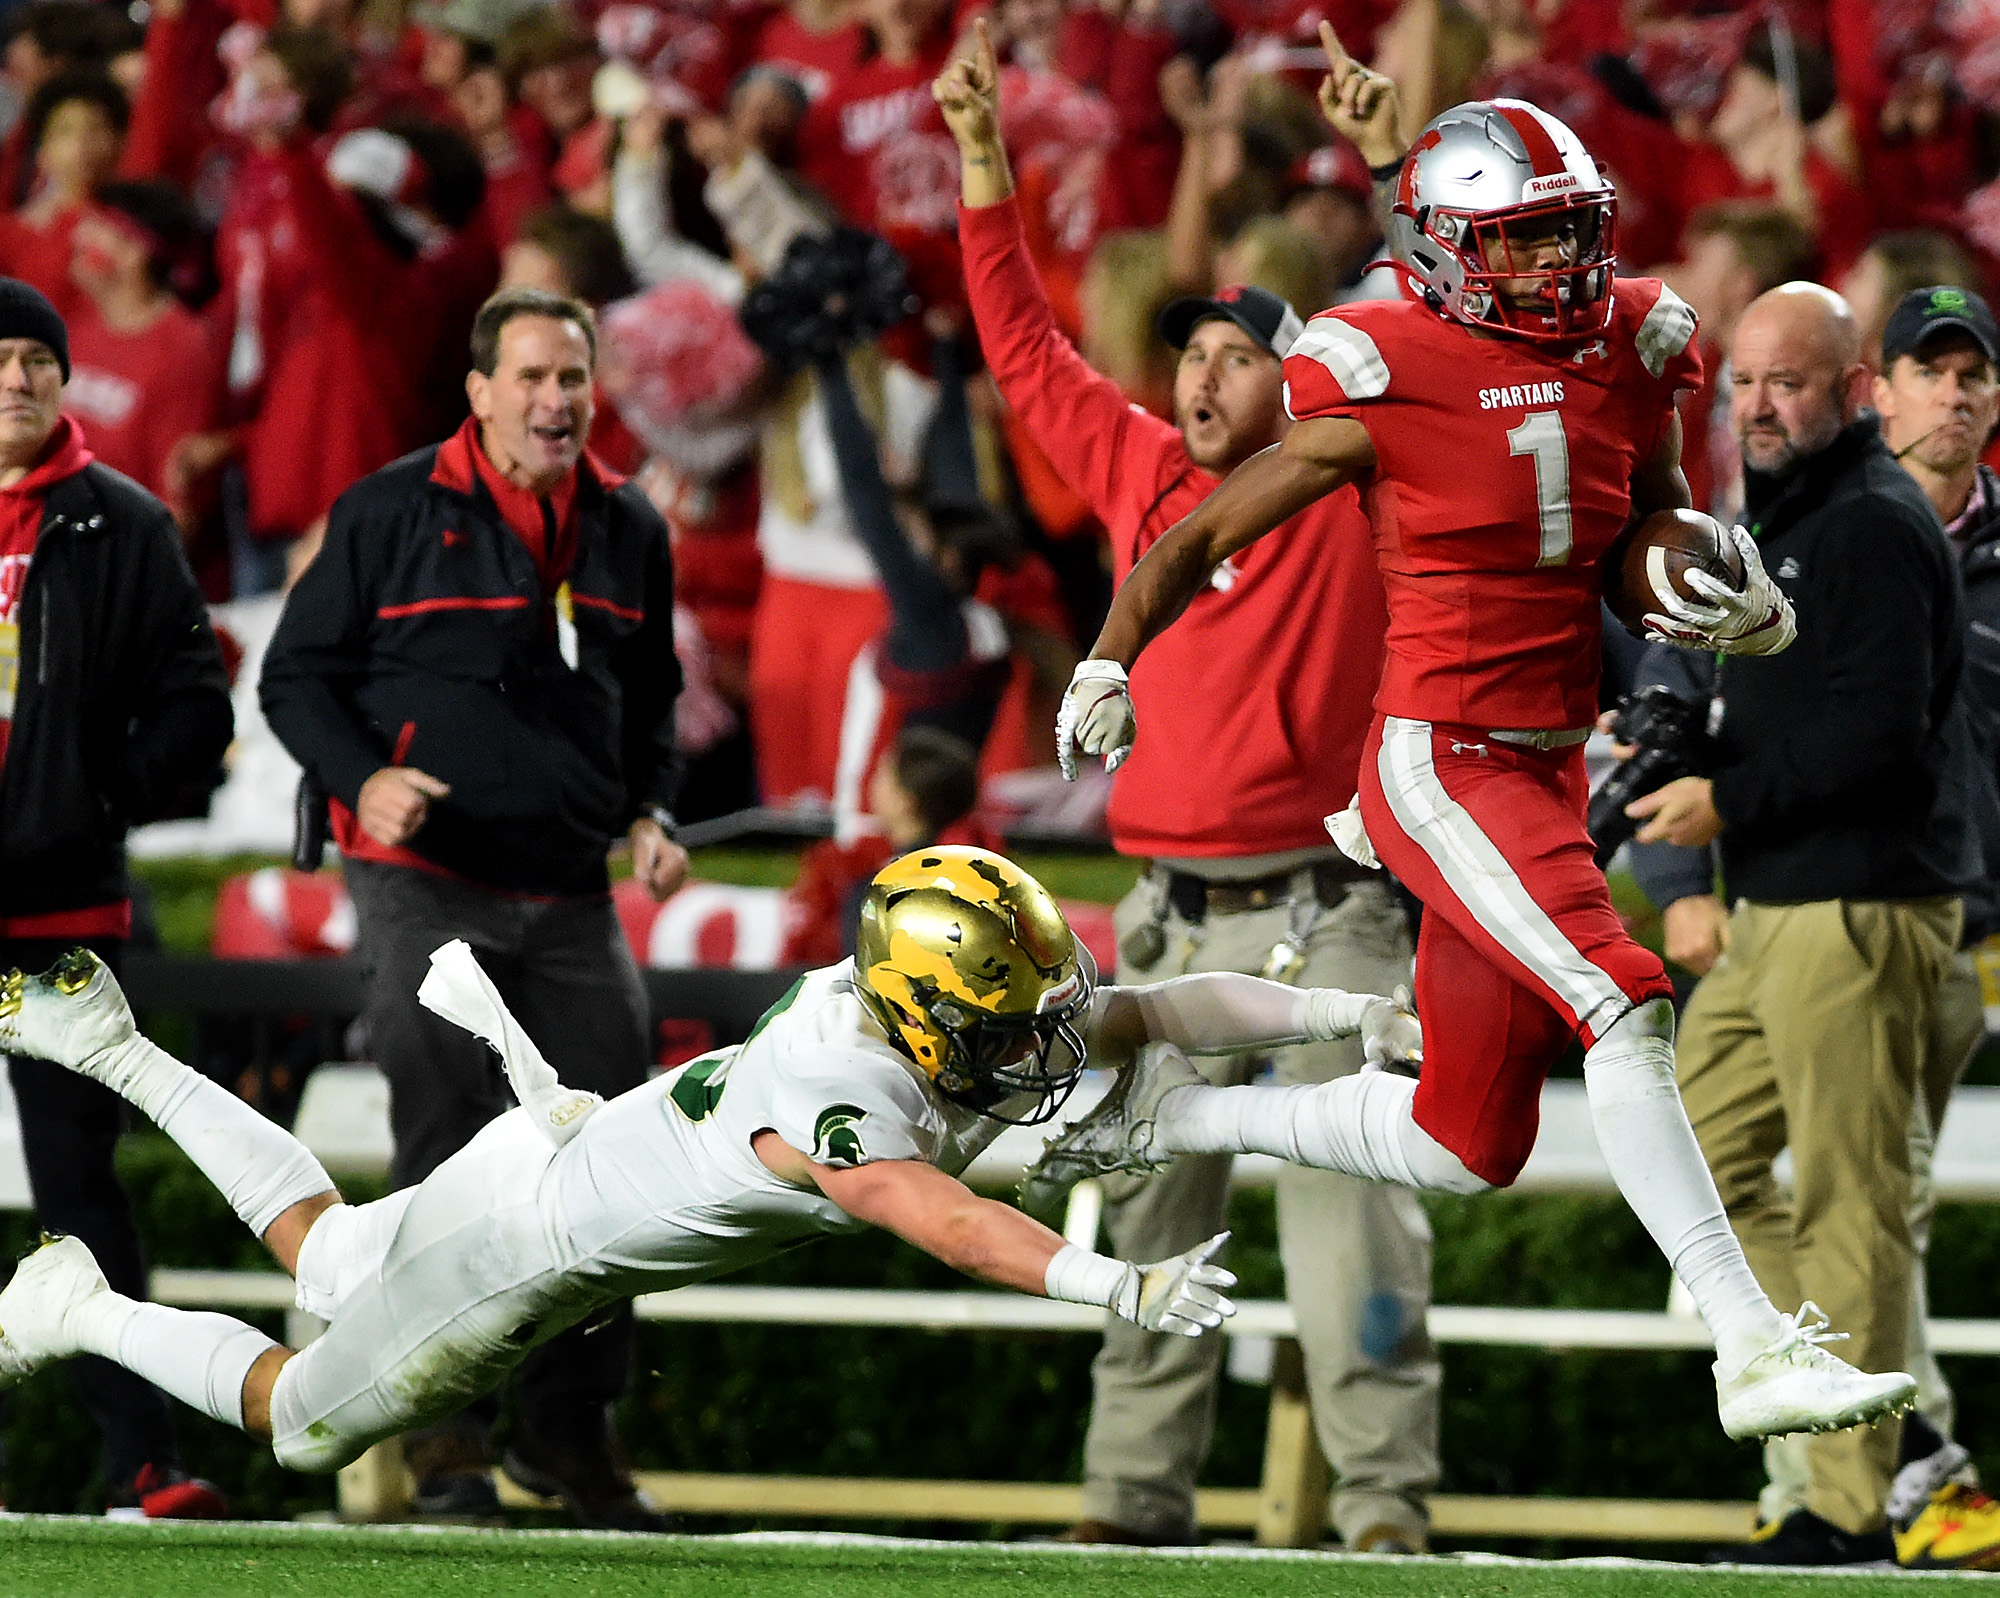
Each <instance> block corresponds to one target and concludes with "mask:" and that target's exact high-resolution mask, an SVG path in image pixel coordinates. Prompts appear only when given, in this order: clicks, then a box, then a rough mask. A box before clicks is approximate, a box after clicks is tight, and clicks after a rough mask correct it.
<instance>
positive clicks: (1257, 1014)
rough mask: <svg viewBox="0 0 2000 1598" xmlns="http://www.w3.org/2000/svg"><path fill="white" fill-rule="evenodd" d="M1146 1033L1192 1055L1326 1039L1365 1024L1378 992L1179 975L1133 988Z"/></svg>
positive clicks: (1217, 974) (1219, 974)
mask: <svg viewBox="0 0 2000 1598" xmlns="http://www.w3.org/2000/svg"><path fill="white" fill-rule="evenodd" d="M1126 992H1127V993H1128V994H1129V995H1130V997H1131V998H1132V1001H1133V1002H1134V1003H1135V1004H1137V1005H1138V1007H1139V1013H1140V1015H1141V1016H1142V1017H1143V1018H1144V1020H1145V1023H1146V1036H1147V1037H1148V1038H1149V1039H1152V1040H1153V1041H1155V1042H1161V1043H1171V1044H1173V1045H1174V1046H1175V1047H1177V1048H1179V1049H1182V1050H1184V1051H1185V1052H1187V1053H1189V1054H1234V1053H1236V1052H1237V1051H1238V1050H1240V1049H1258V1048H1274V1047H1277V1046H1279V1045H1281V1044H1287V1043H1310V1042H1323V1041H1325V1040H1327V1039H1330V1038H1337V1037H1347V1036H1349V1035H1351V1034H1352V1033H1355V1032H1358V1031H1359V1030H1360V1029H1361V1012H1362V1009H1363V1007H1364V1006H1366V1005H1367V1004H1368V1003H1369V1001H1370V1000H1372V999H1374V998H1375V997H1376V995H1374V994H1372V993H1341V992H1339V991H1338V990H1336V989H1333V988H1294V987H1288V986H1286V984H1284V983H1282V982H1267V981H1265V980H1264V979H1263V978H1262V977H1249V976H1242V975H1240V974H1238V973H1237V972H1234V971H1212V972H1202V973H1200V974H1198V975H1195V976H1185V977H1175V978H1173V979H1172V980H1171V981H1167V982H1156V983H1153V984H1152V985H1150V986H1148V987H1143V988H1128V989H1126Z"/></svg>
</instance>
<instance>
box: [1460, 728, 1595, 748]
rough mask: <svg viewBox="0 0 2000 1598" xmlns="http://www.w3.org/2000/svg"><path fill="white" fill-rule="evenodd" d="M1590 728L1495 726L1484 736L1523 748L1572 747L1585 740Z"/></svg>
mask: <svg viewBox="0 0 2000 1598" xmlns="http://www.w3.org/2000/svg"><path fill="white" fill-rule="evenodd" d="M1591 731H1592V729H1591V728H1589V727H1557V728H1554V729H1552V730H1545V729H1543V728H1540V727H1495V728H1493V729H1492V730H1491V731H1489V732H1488V733H1487V734H1486V736H1487V737H1489V738H1493V739H1497V740H1498V741H1499V742H1501V743H1503V744H1518V745H1520V746H1521V747H1522V748H1523V749H1572V748H1574V747H1575V746H1576V745H1578V744H1580V743H1584V742H1587V741H1588V740H1589V738H1590V734H1591Z"/></svg>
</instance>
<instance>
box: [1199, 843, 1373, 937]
mask: <svg viewBox="0 0 2000 1598" xmlns="http://www.w3.org/2000/svg"><path fill="white" fill-rule="evenodd" d="M1371 875H1373V873H1371V872H1369V871H1368V870H1367V869H1366V868H1364V867H1362V866H1357V865H1356V864H1354V862H1353V861H1351V860H1346V859H1340V860H1316V861H1314V862H1312V864H1310V865H1303V866H1296V867H1294V868H1293V869H1292V870H1290V871H1276V872H1273V873H1272V874H1271V875H1270V876H1268V877H1247V878H1239V879H1237V880H1235V881H1212V880H1210V879H1209V878H1207V877H1197V876H1195V875H1194V874H1193V873H1192V872H1189V871H1173V870H1168V871H1167V873H1166V877H1167V903H1168V904H1170V905H1172V906H1173V908H1174V913H1175V914H1176V915H1178V916H1179V917H1180V918H1181V919H1182V920H1183V921H1186V922H1188V923H1190V924H1193V925H1198V924H1199V923H1201V922H1202V921H1203V920H1205V919H1207V916H1208V913H1209V912H1210V911H1211V910H1212V911H1214V912H1215V913H1216V914H1217V915H1241V914H1243V913H1244V912H1246V911H1250V910H1268V909H1270V908H1271V907H1272V906H1273V905H1280V904H1290V903H1292V901H1293V900H1295V899H1298V898H1300V897H1302V896H1303V894H1304V893H1305V892H1307V891H1310V892H1311V894H1312V896H1313V898H1315V899H1316V900H1318V901H1319V903H1321V904H1322V905H1324V906H1326V907H1327V908H1328V909H1332V908H1333V907H1334V906H1335V905H1337V904H1339V903H1340V901H1341V900H1342V899H1344V898H1346V897H1347V890H1348V889H1349V888H1350V887H1352V886H1353V885H1354V884H1355V883H1357V882H1365V881H1366V880H1367V879H1368V878H1369V877H1370V876H1371Z"/></svg>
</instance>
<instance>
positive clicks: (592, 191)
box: [495, 6, 610, 215]
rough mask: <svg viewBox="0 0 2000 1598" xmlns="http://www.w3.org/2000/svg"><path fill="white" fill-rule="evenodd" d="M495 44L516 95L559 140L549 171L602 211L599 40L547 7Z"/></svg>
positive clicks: (604, 136)
mask: <svg viewBox="0 0 2000 1598" xmlns="http://www.w3.org/2000/svg"><path fill="white" fill-rule="evenodd" d="M495 49H496V51H497V54H498V59H499V63H500V71H501V75H502V76H503V77H504V78H505V79H506V82H507V86H508V88H509V90H510V92H511V93H512V95H513V98H515V99H516V100H518V101H519V102H520V103H521V104H522V105H524V106H526V107H527V108H528V109H529V110H530V111H532V112H534V113H535V115H536V116H538V117H540V118H541V120H542V123H543V125H544V126H545V127H546V128H547V129H548V131H549V133H550V135H551V136H552V137H553V138H554V139H555V142H556V146H557V155H556V160H555V165H554V166H553V167H552V168H551V171H550V176H551V178H552V179H553V181H554V183H555V186H556V188H557V189H558V190H559V191H560V192H562V193H563V194H566V195H568V196H569V198H570V200H571V202H572V203H573V204H575V205H577V206H578V207H579V208H581V209H583V210H586V211H592V212H596V213H597V214H599V215H602V214H603V212H604V210H605V209H606V207H607V205H608V203H609V198H610V197H609V195H608V194H607V193H606V192H605V188H604V186H605V183H606V182H607V180H608V178H609V167H610V161H609V135H610V128H609V125H608V124H605V123H601V122H599V121H598V120H597V113H596V110H595V109H594V108H593V106H592V105H591V101H590V80H591V78H592V77H593V76H594V75H595V74H596V72H597V67H598V61H599V56H598V51H597V41H596V40H595V39H593V38H592V37H591V36H590V35H589V34H588V33H586V32H584V31H583V29H582V28H580V27H579V26H577V24H576V23H575V22H573V21H571V20H570V19H569V17H568V16H567V15H566V14H564V13H563V12H560V11H557V10H556V9H554V8H553V7H549V6H543V7H539V8H537V9H536V10H533V11H529V12H527V13H525V14H524V15H522V16H520V17H518V18H516V19H515V21H513V22H512V23H510V24H509V25H508V27H507V30H506V31H505V32H504V33H502V34H501V36H500V41H499V43H498V45H497V46H495Z"/></svg>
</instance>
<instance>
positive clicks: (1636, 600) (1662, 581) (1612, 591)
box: [1604, 510, 1744, 638]
mask: <svg viewBox="0 0 2000 1598" xmlns="http://www.w3.org/2000/svg"><path fill="white" fill-rule="evenodd" d="M1604 565H1605V569H1604V600H1605V603H1606V604H1608V605H1609V606H1610V607H1611V614H1612V615H1614V616H1616V617H1617V618H1618V619H1619V620H1620V621H1621V622H1623V623H1624V624H1625V630H1626V631H1627V632H1629V633H1631V634H1633V635H1634V636H1635V637H1640V638H1643V637H1644V636H1645V635H1646V618H1647V617H1648V616H1657V615H1663V614H1665V613H1666V611H1667V606H1666V595H1667V594H1668V593H1669V592H1670V591H1671V592H1672V593H1674V594H1677V595H1679V596H1680V597H1681V598H1682V599H1687V600H1692V601H1694V603H1696V604H1705V603H1707V601H1705V600H1704V599H1703V598H1702V596H1701V595H1700V594H1697V593H1696V592H1695V591H1694V590H1693V589H1692V588H1690V587H1688V584H1687V573H1688V572H1690V571H1691V570H1694V569H1696V568H1699V569H1701V570H1702V571H1705V572H1707V573H1709V574H1710V575H1711V576H1713V577H1716V578H1718V579H1719V580H1721V581H1722V582H1725V583H1727V584H1728V585H1729V586H1730V587H1731V588H1735V589H1741V588H1742V586H1743V582H1744V571H1743V557H1742V555H1741V554H1739V553H1738V552H1737V549H1736V545H1735V543H1734V541H1733V540H1732V539H1731V538H1730V536H1729V530H1728V529H1727V528H1725V527H1724V526H1723V525H1722V524H1721V523H1720V522H1718V521H1717V520H1716V519H1715V518H1714V517H1713V516H1704V515H1703V514H1702V513H1701V512H1700V511H1698V510H1661V511H1655V512H1653V514H1652V515H1650V516H1648V517H1647V518H1646V519H1645V520H1644V521H1643V522H1641V523H1640V524H1639V525H1638V526H1637V527H1635V528H1633V529H1632V530H1631V531H1630V532H1629V533H1627V534H1626V535H1625V536H1624V537H1623V538H1622V539H1620V540H1619V542H1618V543H1616V544H1614V545H1612V546H1611V552H1610V554H1609V555H1608V556H1607V557H1606V559H1605V563H1604Z"/></svg>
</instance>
